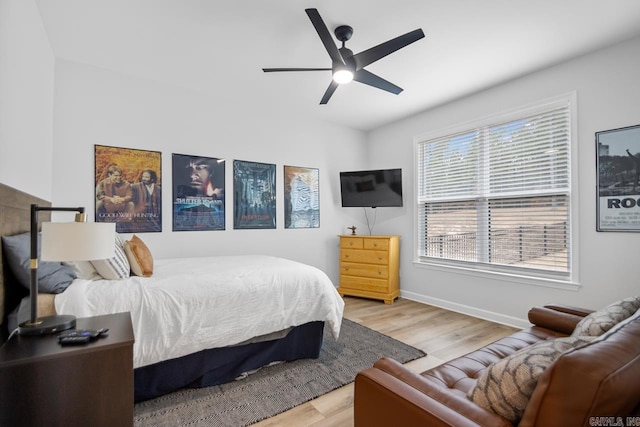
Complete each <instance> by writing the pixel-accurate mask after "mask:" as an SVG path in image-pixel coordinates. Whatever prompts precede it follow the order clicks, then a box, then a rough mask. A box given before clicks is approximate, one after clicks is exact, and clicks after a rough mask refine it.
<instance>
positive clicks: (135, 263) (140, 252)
mask: <svg viewBox="0 0 640 427" xmlns="http://www.w3.org/2000/svg"><path fill="white" fill-rule="evenodd" d="M124 251H125V253H126V254H127V258H128V259H129V264H131V271H132V272H133V274H135V275H136V276H144V277H151V275H152V274H153V256H152V255H151V251H150V250H149V248H148V247H147V245H145V244H144V242H143V241H142V240H141V239H140V238H139V237H138V236H136V235H135V234H134V235H133V237H131V240H127V241H126V242H125V243H124Z"/></svg>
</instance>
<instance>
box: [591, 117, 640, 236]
mask: <svg viewBox="0 0 640 427" xmlns="http://www.w3.org/2000/svg"><path fill="white" fill-rule="evenodd" d="M595 139H596V173H597V176H596V182H597V185H596V211H597V215H596V230H597V231H623V232H640V125H634V126H627V127H623V128H617V129H610V130H605V131H600V132H596V138H595Z"/></svg>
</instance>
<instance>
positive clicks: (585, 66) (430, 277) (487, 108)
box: [369, 38, 640, 324]
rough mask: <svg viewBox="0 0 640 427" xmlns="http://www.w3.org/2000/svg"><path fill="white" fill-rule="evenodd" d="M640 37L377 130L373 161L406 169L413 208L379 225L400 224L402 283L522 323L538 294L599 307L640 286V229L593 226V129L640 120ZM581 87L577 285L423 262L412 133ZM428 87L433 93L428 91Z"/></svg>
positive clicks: (392, 229) (409, 290) (390, 228)
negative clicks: (419, 260) (417, 255)
mask: <svg viewBox="0 0 640 427" xmlns="http://www.w3.org/2000/svg"><path fill="white" fill-rule="evenodd" d="M639 70H640V38H636V39H634V40H632V41H629V42H626V43H622V44H619V45H617V46H614V47H612V48H609V49H606V50H602V51H599V52H596V53H594V54H590V55H588V56H584V57H580V58H577V59H575V60H572V61H570V62H567V63H564V64H561V65H558V66H555V67H552V68H549V69H546V70H543V71H540V72H537V73H534V74H531V75H528V76H525V77H523V78H520V79H517V80H514V81H511V82H508V83H505V84H502V85H500V86H497V87H494V88H492V89H490V90H487V91H484V92H481V93H478V94H475V95H473V96H469V97H467V98H464V99H460V100H458V101H455V102H452V103H450V104H447V105H445V106H442V107H440V108H436V109H433V110H430V111H426V112H424V113H421V114H418V115H416V116H413V117H410V118H407V119H405V120H402V121H400V122H396V123H394V124H392V125H389V126H385V127H383V128H380V129H377V130H376V131H374V132H372V133H371V134H370V137H369V143H370V146H371V152H372V156H371V165H370V166H372V167H386V166H394V167H395V166H398V165H401V167H402V168H403V169H404V176H405V178H408V180H407V181H406V182H405V186H404V190H405V194H406V195H405V205H406V206H405V208H403V209H395V210H393V211H392V212H389V213H388V214H387V215H388V216H389V219H388V221H386V222H384V223H382V224H381V225H380V226H379V227H378V230H377V231H378V232H379V233H387V234H400V235H401V236H402V246H401V251H402V254H401V288H402V295H403V296H405V297H408V298H412V299H416V300H420V301H425V302H429V303H432V304H435V305H440V306H443V307H448V308H451V309H454V310H458V311H462V312H466V313H470V314H474V315H478V316H480V317H486V318H489V319H493V320H497V321H502V322H505V323H511V324H524V321H523V322H518V320H517V319H525V318H526V313H527V310H528V309H529V308H530V307H532V306H533V305H536V304H545V303H552V302H555V303H566V304H572V305H577V306H583V307H591V308H598V307H603V306H604V305H606V304H608V303H609V302H612V301H614V300H617V299H620V298H624V297H626V296H631V295H639V294H640V278H639V276H638V271H639V270H638V266H639V265H640V258H639V255H640V233H598V232H596V231H595V224H596V216H595V206H596V205H595V202H596V195H595V186H596V170H595V163H596V162H595V155H596V149H595V132H597V131H601V130H607V129H614V128H619V127H624V126H632V125H637V124H640V102H639V100H640V77H639V76H640V74H639ZM574 90H575V91H576V92H577V100H578V105H577V109H578V110H577V111H578V112H577V138H578V152H577V160H578V162H577V163H578V170H574V171H573V173H574V176H573V179H575V180H577V183H578V187H579V191H578V194H577V197H579V209H578V215H579V235H578V236H576V237H577V242H574V243H575V244H576V249H577V250H578V251H579V262H578V265H577V266H575V268H576V269H577V273H578V278H579V284H580V286H579V288H578V289H577V290H565V289H554V288H550V287H542V286H535V285H530V284H522V283H519V282H518V281H516V280H513V278H507V279H503V280H497V278H495V277H492V278H483V277H478V276H477V275H465V274H460V273H456V272H452V271H451V270H447V271H442V270H438V269H434V268H424V267H418V266H416V265H415V264H414V263H413V257H414V245H415V244H416V242H415V239H414V236H413V222H414V209H415V203H414V201H413V200H414V190H413V171H414V165H413V153H414V143H413V140H414V136H417V135H420V134H424V133H426V132H432V131H436V130H439V129H446V128H450V127H452V126H455V125H457V124H460V123H465V122H469V121H472V120H476V119H480V118H483V117H486V116H489V115H493V114H495V113H499V112H502V111H508V110H512V109H515V108H518V107H521V106H524V105H527V104H529V103H532V102H535V101H539V100H544V99H546V98H551V97H555V96H558V95H562V94H565V93H568V92H571V91H574ZM425 96H428V95H425Z"/></svg>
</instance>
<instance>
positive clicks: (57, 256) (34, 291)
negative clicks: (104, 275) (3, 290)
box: [18, 204, 116, 335]
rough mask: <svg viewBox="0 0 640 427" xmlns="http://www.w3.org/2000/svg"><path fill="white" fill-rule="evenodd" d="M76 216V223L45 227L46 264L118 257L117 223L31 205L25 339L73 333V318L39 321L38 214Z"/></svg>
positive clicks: (79, 211) (46, 224) (80, 210)
mask: <svg viewBox="0 0 640 427" xmlns="http://www.w3.org/2000/svg"><path fill="white" fill-rule="evenodd" d="M40 211H47V212H59V211H68V212H76V220H75V222H66V223H65V222H56V223H54V222H44V223H42V253H41V259H42V261H89V260H96V259H105V258H111V257H113V256H114V246H113V245H114V235H115V231H116V229H115V224H114V223H106V222H103V223H96V222H91V223H89V222H85V221H86V216H85V214H84V208H57V207H49V206H38V205H36V204H32V205H31V261H30V268H31V280H30V284H29V285H30V289H29V291H30V297H29V298H30V303H31V316H30V318H29V320H27V321H25V322H22V323H20V325H19V327H18V331H19V333H20V334H21V335H42V334H50V333H53V332H58V331H63V330H65V329H71V328H74V327H75V326H76V318H75V316H71V315H54V316H45V317H38V212H40Z"/></svg>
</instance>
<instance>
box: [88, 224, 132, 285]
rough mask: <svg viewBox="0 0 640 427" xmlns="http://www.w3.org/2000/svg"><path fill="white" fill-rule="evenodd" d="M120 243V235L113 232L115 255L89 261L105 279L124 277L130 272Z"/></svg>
mask: <svg viewBox="0 0 640 427" xmlns="http://www.w3.org/2000/svg"><path fill="white" fill-rule="evenodd" d="M122 244H123V242H122V240H121V239H120V236H118V234H115V256H114V257H113V258H109V259H99V260H95V261H91V264H92V265H93V266H94V267H95V269H96V271H97V272H98V274H100V276H102V277H103V278H105V279H107V280H118V279H126V278H128V277H129V275H130V274H131V266H130V265H129V260H128V259H127V255H126V254H125V253H124V249H123V248H122Z"/></svg>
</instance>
